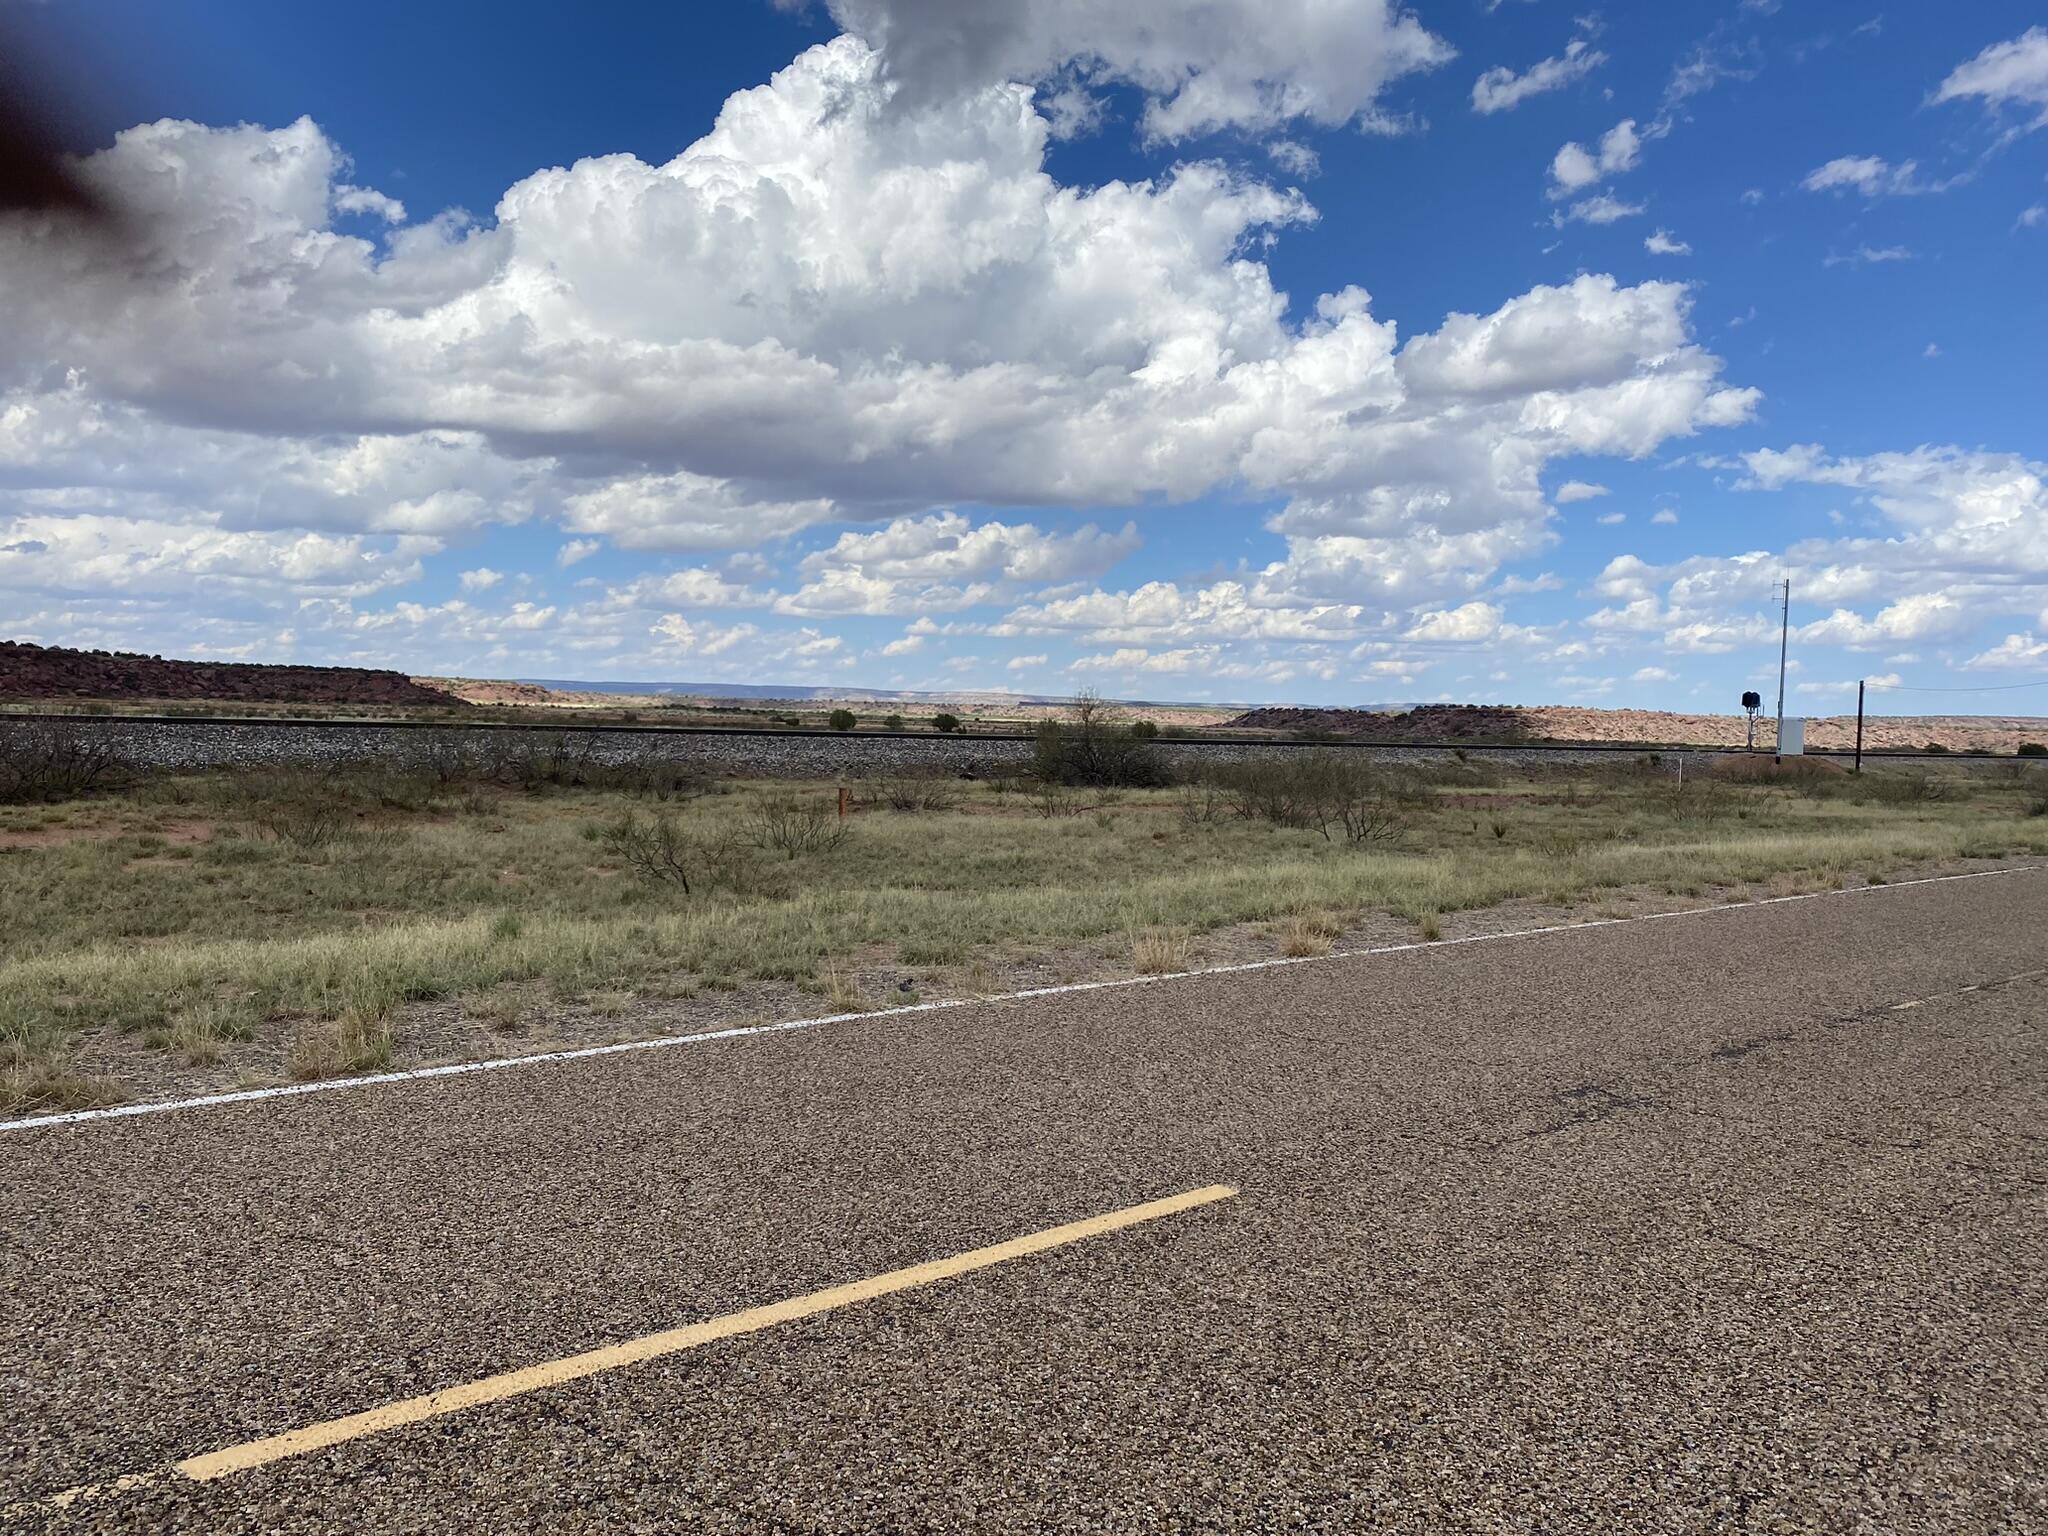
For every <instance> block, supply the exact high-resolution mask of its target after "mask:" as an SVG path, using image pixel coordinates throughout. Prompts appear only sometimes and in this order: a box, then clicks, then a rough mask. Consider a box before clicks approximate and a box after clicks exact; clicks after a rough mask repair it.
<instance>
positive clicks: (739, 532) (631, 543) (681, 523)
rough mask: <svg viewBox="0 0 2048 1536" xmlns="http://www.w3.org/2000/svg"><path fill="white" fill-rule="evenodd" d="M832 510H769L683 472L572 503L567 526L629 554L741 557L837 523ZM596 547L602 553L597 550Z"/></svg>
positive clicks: (802, 505) (791, 504)
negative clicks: (702, 552)
mask: <svg viewBox="0 0 2048 1536" xmlns="http://www.w3.org/2000/svg"><path fill="white" fill-rule="evenodd" d="M832 516H833V506H832V503H831V502H830V501H828V500H826V499H824V498H823V497H817V498H814V499H812V500H809V501H785V502H764V501H756V500H753V499H752V498H750V497H749V496H748V495H747V494H746V493H745V492H744V491H742V490H741V489H740V488H739V486H738V485H736V484H735V483H734V482H733V481H731V480H722V479H717V478H715V477H713V476H709V475H698V474H692V473H691V472H690V471H688V470H676V471H674V472H673V473H670V474H666V475H632V476H626V477H622V478H620V479H617V480H613V481H611V482H610V483H609V484H606V485H603V486H600V487H598V488H597V489H595V490H590V491H583V492H580V493H578V494H576V495H572V496H570V497H569V498H568V500H567V503H566V505H565V508H564V512H563V517H562V526H563V527H565V528H568V529H570V530H572V531H573V532H576V533H601V534H603V535H604V536H605V537H606V538H608V539H610V540H611V541H612V543H614V544H616V545H618V546H619V548H621V549H664V550H699V549H738V548H742V547H744V546H747V545H752V544H759V543H764V542H768V541H771V540H774V539H779V538H786V537H787V536H788V535H790V534H792V533H796V532H799V531H800V530H802V529H805V528H809V527H812V526H814V525H816V524H818V523H823V522H829V521H830V520H831V519H832ZM593 547H594V546H593Z"/></svg>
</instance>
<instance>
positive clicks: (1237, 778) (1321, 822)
mask: <svg viewBox="0 0 2048 1536" xmlns="http://www.w3.org/2000/svg"><path fill="white" fill-rule="evenodd" d="M1214 774H1215V780H1216V782H1217V784H1218V786H1219V788H1220V790H1221V793H1222V795H1223V798H1224V801H1225V803H1226V804H1227V805H1228V806H1229V807H1230V809H1231V810H1232V811H1233V812H1235V813H1236V814H1237V815H1238V816H1240V817H1242V818H1244V819H1245V820H1248V821H1250V820H1259V821H1270V822H1272V823H1273V824H1274V825H1275V826H1281V827H1300V828H1305V829H1307V830H1310V831H1314V832H1320V833H1321V834H1322V835H1323V836H1324V837H1325V838H1326V839H1328V840H1330V841H1332V842H1335V841H1336V840H1337V839H1338V838H1339V837H1340V836H1341V837H1342V839H1343V840H1344V841H1345V842H1347V843H1350V844H1353V845H1358V844H1364V843H1383V842H1392V841H1393V840H1395V839H1396V838H1398V837H1400V835H1401V834H1402V832H1403V831H1405V830H1406V822H1405V818H1404V816H1403V814H1402V812H1403V809H1404V798H1405V797H1408V796H1411V795H1413V794H1415V793H1418V792H1419V793H1420V794H1421V795H1422V796H1423V797H1424V798H1428V791H1427V789H1426V787H1425V788H1421V789H1420V790H1419V791H1418V790H1416V789H1414V788H1412V787H1409V786H1403V785H1400V784H1397V783H1396V782H1395V779H1394V776H1390V775H1386V774H1382V773H1379V772H1376V771H1375V770H1374V768H1373V766H1372V765H1371V764H1370V763H1368V762H1366V761H1364V760H1363V759H1361V758H1358V757H1353V756H1351V755H1349V754H1346V753H1343V752H1331V751H1314V752H1298V753H1291V754H1289V755H1288V756H1287V757H1285V758H1279V759H1273V758H1261V759H1252V760H1249V761H1245V762H1239V763H1227V764H1223V765H1221V766H1219V767H1218V768H1217V769H1216V770H1214Z"/></svg>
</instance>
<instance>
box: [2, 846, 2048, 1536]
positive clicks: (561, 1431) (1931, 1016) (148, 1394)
mask: <svg viewBox="0 0 2048 1536" xmlns="http://www.w3.org/2000/svg"><path fill="white" fill-rule="evenodd" d="M2044 968H2048V872H2039V871H2037V872H2022V873H2004V874H1998V875H1993V876H1989V877H1984V878H1976V879H1965V880H1958V881H1952V882H1946V883H1940V884H1924V885H1914V886H1898V887H1890V888H1881V889H1877V890H1872V891H1869V892H1864V893H1856V894H1850V895H1844V896H1838V897H1827V898H1822V899H1815V900H1808V901H1798V902H1787V903H1780V904H1775V905H1767V906H1755V907H1747V908H1738V909H1731V910H1726V911H1721V912H1716V913H1712V914H1708V915H1701V916H1690V917H1683V918H1676V919H1669V920H1658V921H1634V922H1628V923H1620V924H1614V925H1609V926H1601V927H1593V928H1587V929H1580V930H1575V931H1569V932H1559V933H1551V934H1543V935H1537V936H1533V937H1523V938H1515V939H1506V940H1496V941H1489V942H1477V943H1469V944H1458V945H1445V946H1434V947H1431V948H1428V949H1421V950H1414V951H1409V952H1404V953H1395V954H1383V955H1376V956H1368V957H1337V958H1332V959H1329V960H1325V961H1319V962H1313V963H1307V964H1303V965H1299V966H1295V967H1289V968H1282V969H1273V970H1263V971H1250V972H1243V973H1237V974H1228V975H1216V976H1209V977H1201V978H1191V979H1185V980H1172V981H1166V982H1162V983H1159V984H1155V985H1145V986H1136V987H1129V988H1122V989H1111V990H1100V991H1092V992H1075V993H1071V994H1063V995H1057V996H1048V997H1040V998H1033V999H1026V1000H1014V1001H991V1002H987V1003H978V1004H973V1005H969V1006H966V1007H961V1008H956V1009H951V1010H946V1011H939V1012H931V1013H921V1014H909V1015H899V1016H894V1017H887V1018H880V1019H874V1020H868V1021H860V1022H853V1023H844V1024H828V1025H823V1026H821V1027H818V1028H816V1029H811V1030H805V1031H798V1032H790V1033H782V1034H771V1035H761V1036H755V1037H752V1038H747V1039H737V1040H727V1041H719V1042H712V1043H705V1044H697V1045H683V1046H678V1047H676V1048H673V1049H661V1050H655V1051H649V1052H644V1053H637V1054H627V1055H616V1056H608V1057H600V1058H594V1059H585V1060H580V1061H572V1062H562V1063H553V1064H542V1065H531V1066H523V1067H518V1068H514V1069H511V1070H506V1071H497V1072H488V1073H480V1074H475V1075H465V1076H455V1077H446V1078H440V1079H431V1080H425V1081H416V1082H405V1083H391V1084H381V1085H369V1086H362V1087H353V1088H348V1089H343V1090H340V1091H335V1092H327V1093H321V1094H317V1095H313V1096H308V1097H300V1098H277V1099H266V1100H260V1101H256V1102H250V1103H241V1104H233V1105H223V1106H210V1107H194V1108H186V1109H179V1110H175V1111H172V1112H168V1113H163V1114H151V1115H146V1116H140V1117H136V1118H131V1119H116V1120H97V1121H88V1122H84V1123H78V1124H70V1125H62V1126H55V1127H43V1128H34V1129H27V1130H11V1131H7V1132H5V1133H4V1134H0V1301H4V1312H0V1343H4V1347H5V1352H6V1356H5V1358H6V1363H5V1366H4V1368H0V1369H4V1372H5V1376H4V1390H0V1507H4V1514H0V1526H4V1527H5V1528H7V1529H10V1530H13V1529H19V1530H36V1531H52V1532H60V1531H61V1532H73V1531H123V1532H127V1531H189V1532H207V1533H215V1532H333V1531H352V1532H353V1531H377V1532H430V1531H431V1532H462V1533H495V1532H512V1533H522V1536H524V1533H534V1532H548V1533H554V1532H593V1533H594V1532H600V1531H601V1532H607V1533H611V1532H662V1531H692V1532H695V1531H724V1530H732V1531H787V1532H891V1533H897V1532H913V1531H919V1532H922V1531H930V1532H941V1531H943V1532H958V1531H1006V1532H1007V1531H1015V1532H1027V1531H1028V1532H1041V1531H1054V1530H1075V1531H1118V1532H1125V1531H1193V1530H1246V1531H1268V1530H1304V1531H1332V1532H1340V1531H1341V1532H1357V1531H1363V1530H1374V1531H1417V1532H1420V1531H1432V1532H1434V1531H1460V1532H1464V1531H1515V1532H1526V1531H1544V1532H1611V1531H1628V1532H1664V1531H1723V1530H1758V1531H1765V1530H1768V1531H1809V1530H1811V1531H1845V1532H1846V1531H1883V1532H1918V1531H1926V1532H1943V1533H1957V1532H1978V1531H1983V1532H1991V1531H2003V1532H2015V1533H2017V1532H2031V1531H2038V1530H2042V1529H2044V1528H2048V1491H2044V1490H2048V1424H2044V1407H2043V1404H2044V1402H2048V1322H2044V1319H2048V1221H2044V1215H2048V971H2044ZM1162 1201H1163V1202H1165V1204H1164V1205H1155V1204H1154V1202H1162ZM778 1305H779V1307H780V1309H779V1310H773V1311H768V1312H763V1311H762V1310H760V1309H763V1308H777V1307H778ZM448 1392H453V1393H454V1394H455V1395H454V1396H452V1397H436V1396H432V1395H431V1394H436V1393H448ZM465 1394H466V1395H465ZM302 1431H303V1432H307V1434H308V1435H309V1436H310V1438H298V1439H293V1438H289V1437H291V1436H293V1435H295V1434H297V1433H298V1432H302ZM279 1437H287V1438H285V1439H282V1440H281V1439H280V1438H279ZM181 1466H182V1468H183V1470H180V1467H181Z"/></svg>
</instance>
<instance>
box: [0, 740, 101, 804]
mask: <svg viewBox="0 0 2048 1536" xmlns="http://www.w3.org/2000/svg"><path fill="white" fill-rule="evenodd" d="M121 774H122V764H121V762H120V759H119V758H118V757H116V756H115V753H114V747H113V743H112V741H111V740H109V739H107V738H105V737H102V736H100V735H99V734H98V733H96V732H93V731H89V730H72V729H70V728H68V727H66V726H62V725H59V724H57V723H56V722H54V721H49V720H10V721H6V722H4V723H0V805H31V804H50V803H54V802H56V801H59V800H74V799H76V798H78V797H79V796H80V795H89V794H91V793H92V792H93V791H94V790H99V789H109V788H112V787H113V785H114V784H115V783H116V782H117V780H118V779H119V778H120V776H121Z"/></svg>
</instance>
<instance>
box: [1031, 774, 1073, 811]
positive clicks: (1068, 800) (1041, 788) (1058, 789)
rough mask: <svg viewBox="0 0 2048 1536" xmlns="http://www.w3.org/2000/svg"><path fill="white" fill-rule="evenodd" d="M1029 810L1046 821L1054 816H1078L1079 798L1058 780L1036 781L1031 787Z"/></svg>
mask: <svg viewBox="0 0 2048 1536" xmlns="http://www.w3.org/2000/svg"><path fill="white" fill-rule="evenodd" d="M1030 798H1031V809H1032V810H1034V811H1036V812H1037V813H1038V814H1039V815H1040V816H1043V817H1045V818H1046V819H1047V820H1048V821H1050V820H1051V819H1052V818H1054V817H1056V816H1078V815H1080V814H1081V810H1082V806H1081V800H1080V797H1079V796H1077V795H1076V794H1075V793H1074V792H1073V791H1072V790H1071V789H1069V788H1068V787H1067V786H1066V785H1064V784H1062V783H1061V782H1060V781H1059V780H1058V779H1038V780H1035V781H1033V783H1032V786H1031V797H1030Z"/></svg>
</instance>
